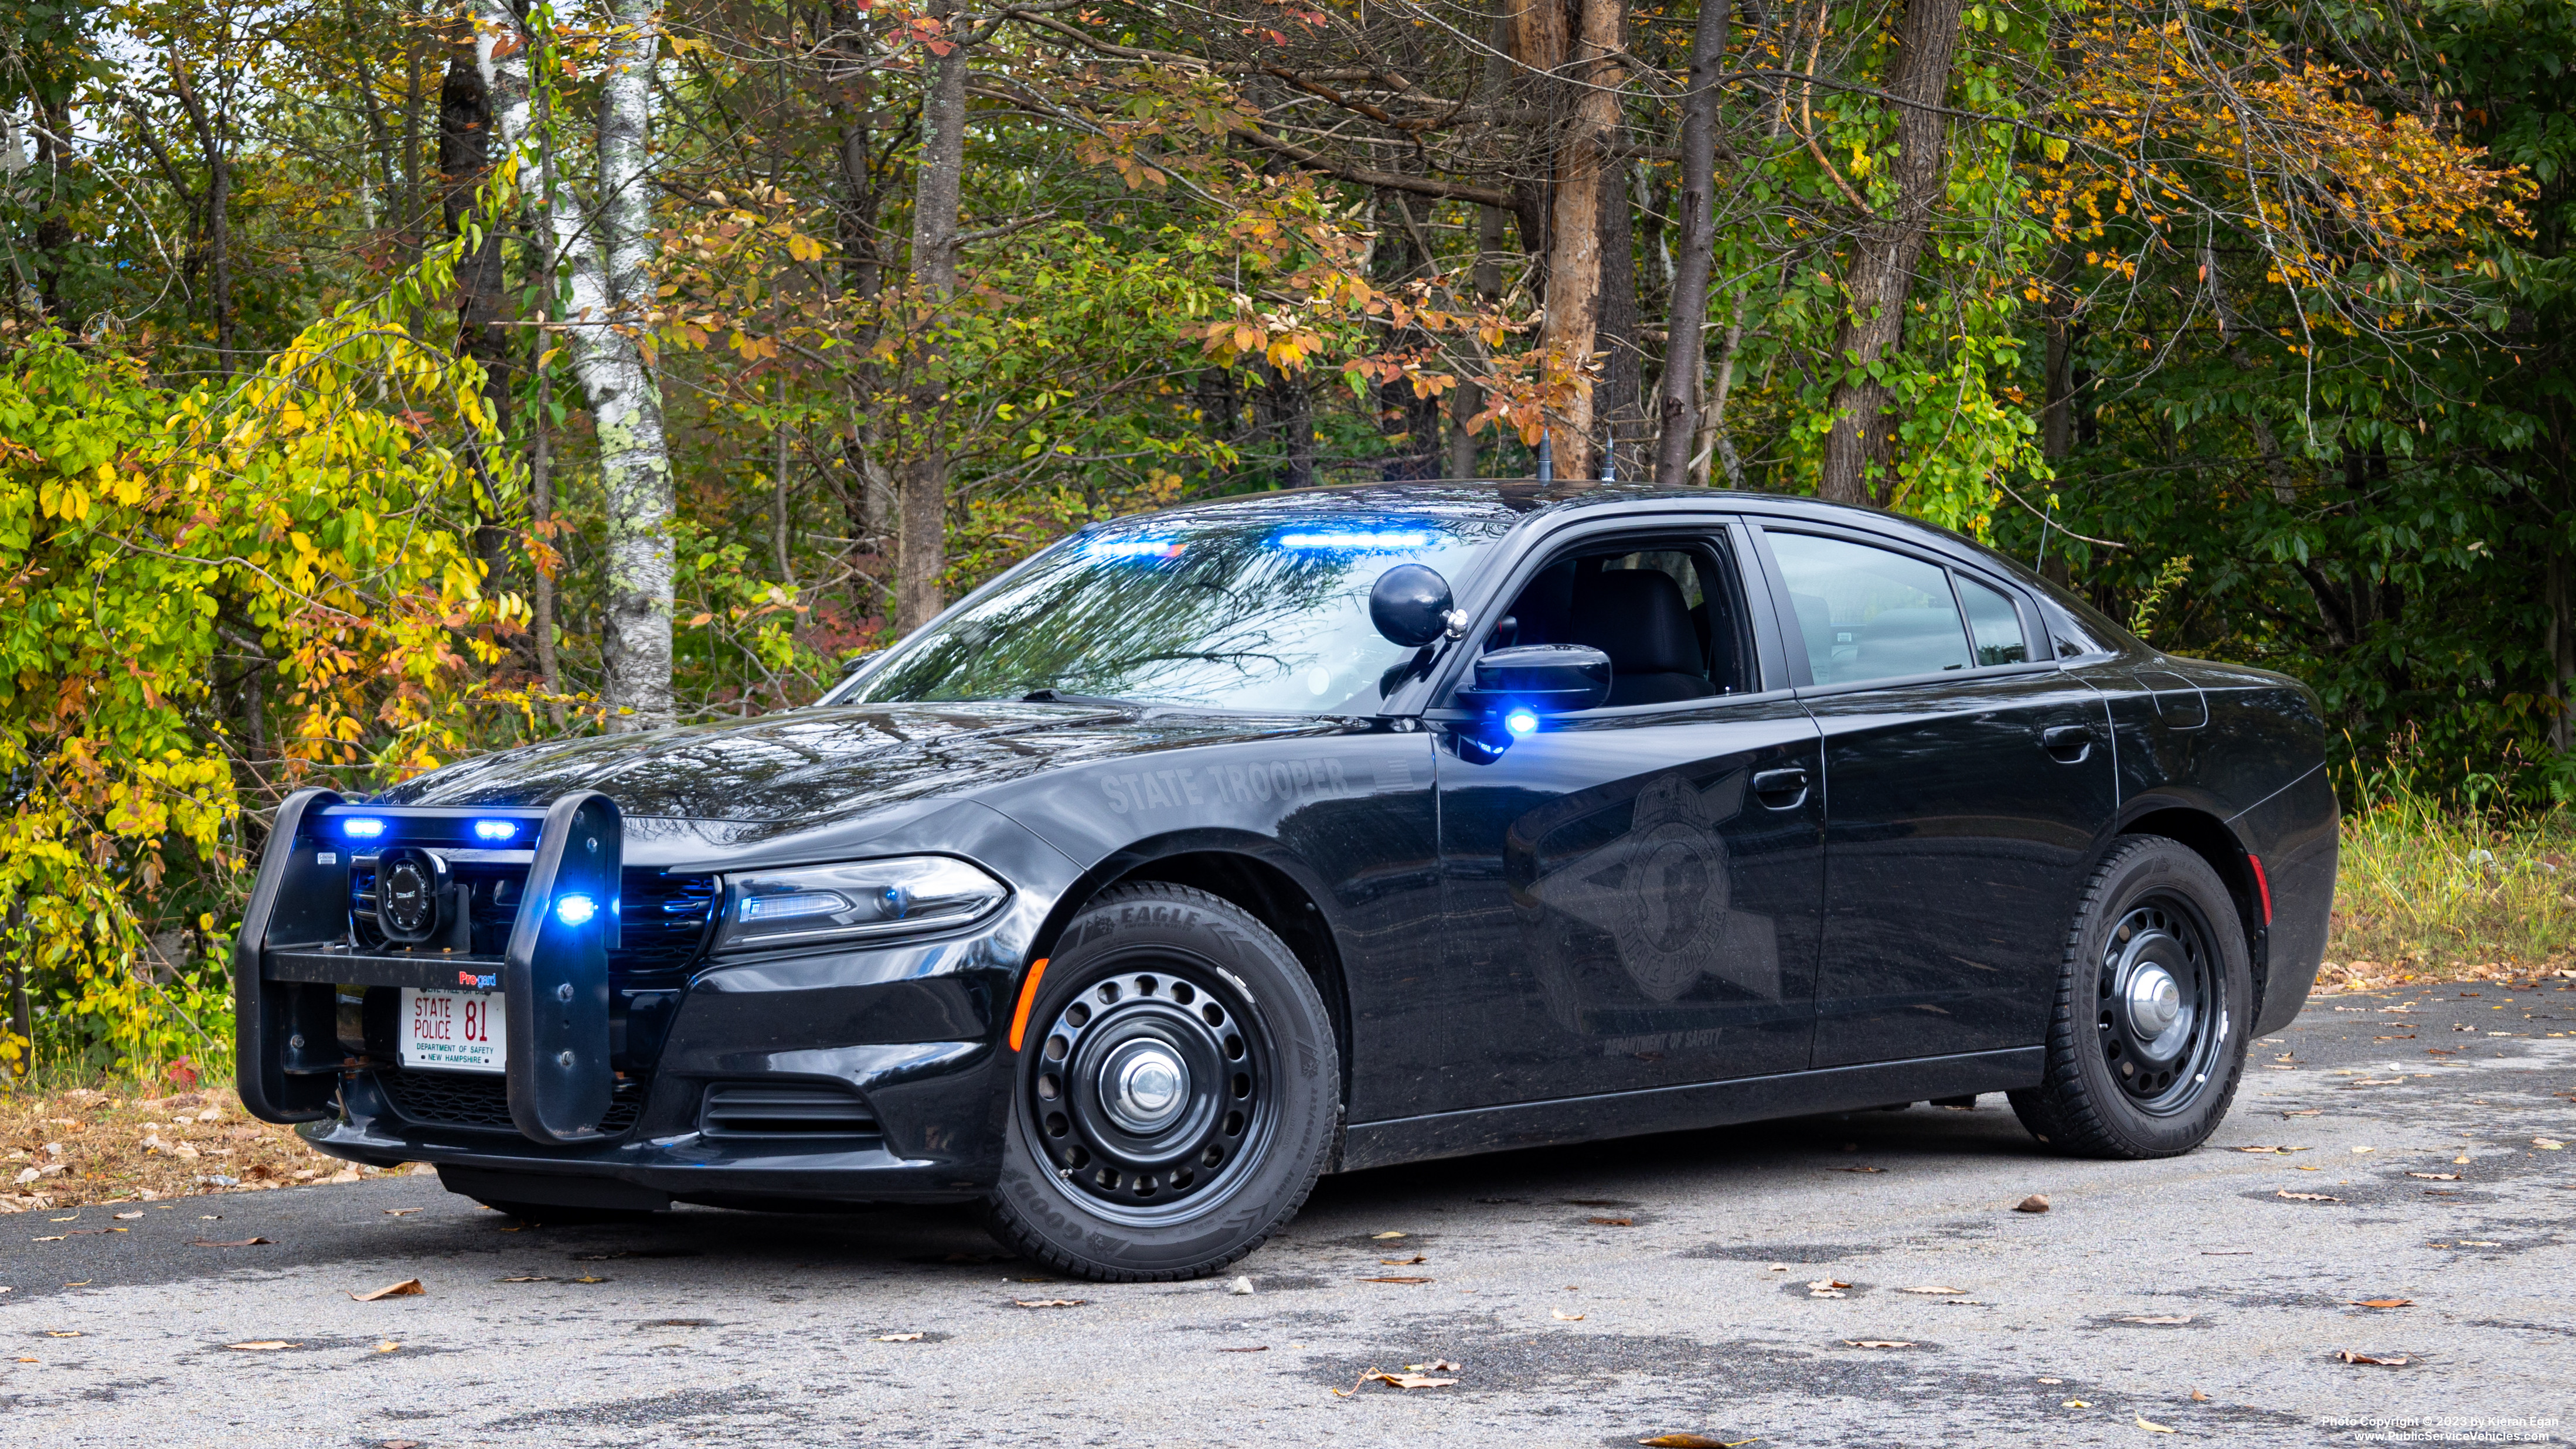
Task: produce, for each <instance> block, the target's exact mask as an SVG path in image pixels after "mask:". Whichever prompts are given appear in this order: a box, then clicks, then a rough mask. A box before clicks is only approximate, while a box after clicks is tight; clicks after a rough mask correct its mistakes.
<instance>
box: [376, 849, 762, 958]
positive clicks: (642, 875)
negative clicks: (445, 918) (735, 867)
mask: <svg viewBox="0 0 2576 1449" xmlns="http://www.w3.org/2000/svg"><path fill="white" fill-rule="evenodd" d="M448 871H449V874H450V878H451V879H453V880H454V881H455V882H456V883H457V884H459V885H462V886H463V887H464V888H465V890H466V894H467V897H468V899H469V900H470V902H471V913H472V915H473V918H474V932H473V938H474V951H475V953H476V954H478V955H484V956H498V955H500V954H501V953H502V952H504V951H506V950H508V949H509V946H510V928H511V926H512V925H513V924H514V923H515V922H516V921H517V920H518V917H519V900H520V897H519V892H520V888H521V887H522V886H523V885H525V883H526V882H527V878H528V868H527V867H526V866H524V865H516V864H500V863H494V862H490V861H455V860H451V861H449V862H448ZM717 894H718V887H717V882H716V878H715V877H714V876H712V875H672V874H669V873H667V872H664V871H659V870H654V869H652V868H650V867H631V868H629V869H628V870H626V871H625V872H624V873H623V875H622V876H621V878H620V879H619V881H618V907H617V920H618V940H619V948H618V949H617V950H616V951H614V952H612V953H610V955H609V957H608V979H609V984H610V985H611V986H623V987H664V986H677V985H679V984H681V982H682V980H683V979H684V978H685V977H686V976H687V974H688V969H689V967H690V966H691V965H692V964H693V963H695V962H696V960H697V959H698V952H699V951H700V950H701V949H702V948H704V947H705V945H706V939H707V923H708V922H709V920H711V919H712V918H713V917H714V915H715V909H716V896H717ZM349 925H350V934H351V936H352V938H353V939H354V940H355V942H356V944H357V945H358V946H359V947H360V948H361V949H363V950H369V951H381V950H384V949H386V943H385V938H384V933H383V932H382V931H381V930H380V929H378V927H377V925H376V870H375V861H374V858H373V857H368V858H367V860H366V862H365V863H364V864H358V865H352V866H351V867H350V868H349Z"/></svg>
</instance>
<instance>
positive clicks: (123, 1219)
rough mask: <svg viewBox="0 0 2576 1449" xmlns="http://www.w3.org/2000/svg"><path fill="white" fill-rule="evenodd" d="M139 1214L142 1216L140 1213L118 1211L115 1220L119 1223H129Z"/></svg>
mask: <svg viewBox="0 0 2576 1449" xmlns="http://www.w3.org/2000/svg"><path fill="white" fill-rule="evenodd" d="M141 1216H143V1214H141V1213H118V1214H117V1215H116V1220H117V1221H118V1222H120V1223H130V1222H132V1221H134V1220H135V1219H136V1218H139V1217H141Z"/></svg>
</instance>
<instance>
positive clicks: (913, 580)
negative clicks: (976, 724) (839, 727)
mask: <svg viewBox="0 0 2576 1449" xmlns="http://www.w3.org/2000/svg"><path fill="white" fill-rule="evenodd" d="M934 13H935V14H936V15H937V16H938V18H940V19H942V20H949V19H953V18H954V17H955V15H956V8H955V7H954V6H951V5H943V6H941V7H939V9H938V10H937V11H936V12H934ZM952 37H953V32H952ZM965 169H966V47H965V46H964V45H962V44H958V43H956V41H955V40H954V39H953V38H952V39H951V41H950V43H949V46H948V53H947V54H946V55H939V56H932V57H931V58H930V87H929V90H928V91H927V92H926V93H925V94H924V95H923V96H922V101H921V170H920V179H919V180H918V181H917V182H916V183H915V184H914V190H913V198H912V283H913V290H914V292H915V294H916V296H917V299H918V302H919V305H920V307H921V308H922V311H923V314H924V325H925V326H928V327H931V328H936V327H938V326H940V325H941V323H942V322H943V321H944V320H945V319H944V318H942V317H941V316H940V315H939V314H940V313H941V312H943V311H945V309H946V306H947V303H948V300H949V299H950V298H951V297H953V296H954V295H956V291H957V210H958V207H959V205H960V200H959V185H960V182H961V179H962V177H963V174H964V172H965ZM946 361H947V359H946V357H945V355H944V353H943V352H942V351H941V350H940V348H939V347H938V346H937V344H936V343H935V342H934V343H933V344H931V345H930V346H927V347H925V348H923V349H922V352H921V355H920V357H919V358H918V359H917V367H918V371H917V373H916V377H917V379H918V380H917V381H916V382H915V383H914V384H913V387H912V390H911V391H912V413H913V419H914V422H915V423H916V424H917V425H918V426H920V427H921V428H922V430H923V437H922V439H921V442H920V445H919V446H918V448H917V449H916V450H915V451H914V453H913V456H912V457H911V458H910V459H909V460H908V461H906V462H905V464H904V466H903V473H902V475H901V481H900V482H899V483H898V484H897V485H896V496H895V512H896V522H895V628H896V629H897V630H899V631H900V632H902V633H906V634H909V633H911V632H912V631H913V630H915V629H918V628H920V627H921V626H922V625H924V624H927V623H929V622H930V621H931V619H932V618H933V617H934V616H936V615H937V614H938V613H939V610H940V598H939V571H940V566H941V564H942V562H943V561H944V558H943V556H944V553H945V550H946V547H947V536H946V535H947V527H948V447H947V441H946V438H945V436H944V435H943V434H942V432H941V428H942V426H943V420H942V419H941V417H940V414H941V412H942V411H943V409H944V404H945V402H946V394H947V389H946V387H945V386H943V385H942V377H941V374H942V373H943V372H944V371H945V370H946V368H945V364H946Z"/></svg>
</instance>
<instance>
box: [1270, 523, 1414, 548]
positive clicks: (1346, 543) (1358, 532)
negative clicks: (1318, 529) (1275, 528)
mask: <svg viewBox="0 0 2576 1449" xmlns="http://www.w3.org/2000/svg"><path fill="white" fill-rule="evenodd" d="M1429 542H1431V535H1430V534H1427V533H1420V532H1414V531H1404V530H1383V531H1373V530H1367V529H1334V530H1331V531H1329V532H1322V533H1283V534H1281V535H1279V546H1280V547H1281V548H1347V549H1358V550H1362V551H1365V552H1369V553H1381V552H1386V551H1389V550H1393V549H1403V548H1420V547H1422V546H1423V545H1425V544H1427V543H1429Z"/></svg>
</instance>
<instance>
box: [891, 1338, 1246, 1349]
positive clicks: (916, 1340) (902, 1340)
mask: <svg viewBox="0 0 2576 1449" xmlns="http://www.w3.org/2000/svg"><path fill="white" fill-rule="evenodd" d="M920 1341H921V1335H920V1334H918V1333H880V1334H878V1335H877V1336H876V1337H875V1338H872V1339H870V1340H869V1342H871V1343H919V1342H920ZM1223 1351H1224V1352H1228V1353H1233V1352H1237V1350H1234V1349H1227V1350H1223Z"/></svg>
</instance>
